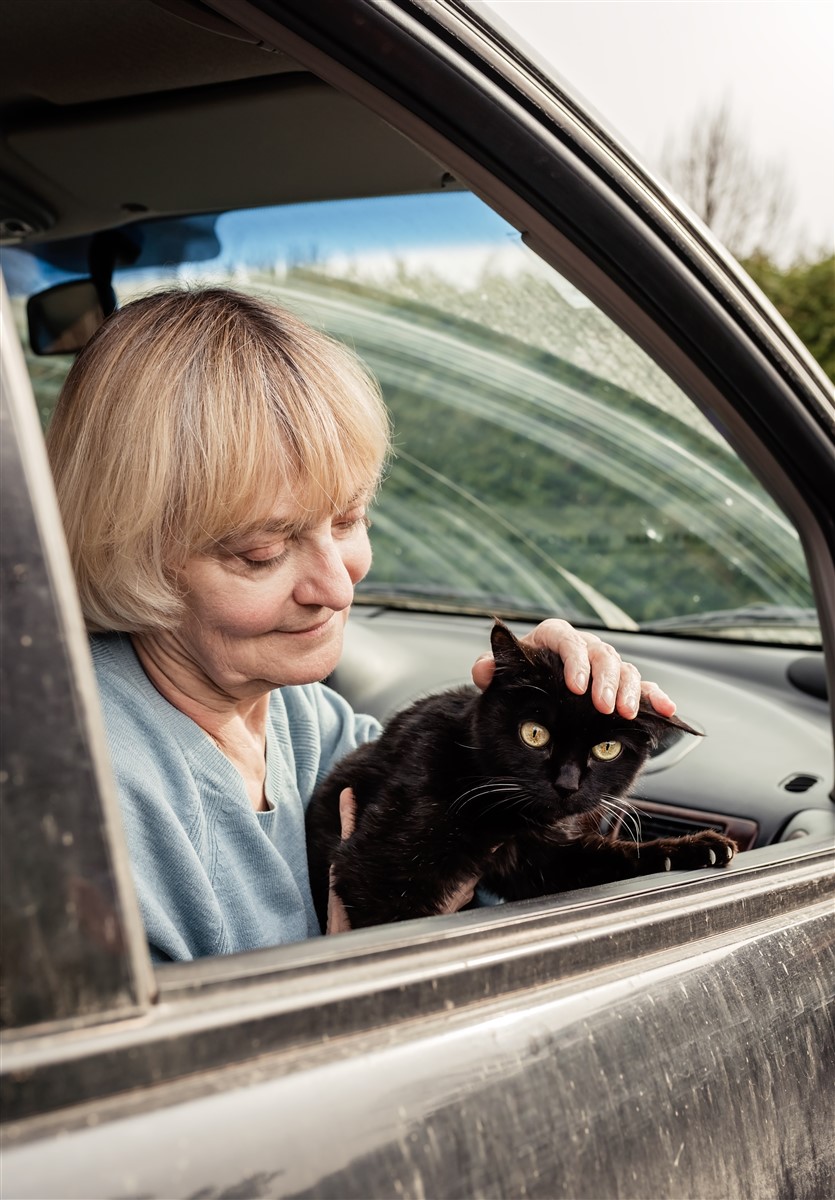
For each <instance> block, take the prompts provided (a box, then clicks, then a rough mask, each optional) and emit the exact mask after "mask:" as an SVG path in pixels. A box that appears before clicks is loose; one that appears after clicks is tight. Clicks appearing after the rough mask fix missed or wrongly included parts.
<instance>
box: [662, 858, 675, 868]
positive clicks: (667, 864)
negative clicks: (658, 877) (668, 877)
mask: <svg viewBox="0 0 835 1200" xmlns="http://www.w3.org/2000/svg"><path fill="white" fill-rule="evenodd" d="M672 869H673V863H672V859H669V858H665V859H664V870H665V871H672Z"/></svg>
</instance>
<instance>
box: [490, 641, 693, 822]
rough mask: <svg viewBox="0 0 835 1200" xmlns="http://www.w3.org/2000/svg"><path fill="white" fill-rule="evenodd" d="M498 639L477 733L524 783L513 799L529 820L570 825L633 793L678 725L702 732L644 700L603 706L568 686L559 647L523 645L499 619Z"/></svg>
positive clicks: (505, 770)
mask: <svg viewBox="0 0 835 1200" xmlns="http://www.w3.org/2000/svg"><path fill="white" fill-rule="evenodd" d="M491 642H492V648H493V657H494V659H495V662H496V669H495V673H494V675H493V679H492V681H491V683H490V686H489V687H488V688H487V690H486V691H485V692H484V694H483V696H482V698H481V701H480V705H479V710H478V716H477V721H478V727H479V728H478V737H479V742H480V745H481V746H482V747H483V749H484V756H485V757H486V759H487V760H488V762H487V763H486V764H485V765H486V766H488V769H489V770H490V772H491V774H494V775H495V776H497V777H498V776H502V777H513V778H514V779H516V780H518V781H519V782H520V783H521V784H522V786H523V787H524V792H525V797H524V800H521V799H520V800H519V801H518V802H516V803H514V806H513V807H514V808H516V809H517V811H518V813H519V815H520V816H522V817H523V818H524V821H525V823H531V824H533V825H548V826H549V827H551V826H553V825H554V824H555V823H557V824H559V823H560V822H561V821H562V820H563V819H565V824H566V829H570V827H571V825H572V824H573V823H574V822H573V819H576V817H577V816H578V815H580V814H583V813H586V812H590V811H592V810H595V809H600V808H605V807H606V803H605V802H606V800H607V798H609V799H610V801H611V800H618V799H620V798H621V797H623V796H625V795H627V793H628V791H629V788H630V787H631V785H632V783H633V782H634V780H635V778H636V776H637V775H638V772H639V771H640V770H641V768H642V767H643V765H644V763H645V762H646V761H647V759H648V758H649V756H650V754H651V752H652V750H653V749H654V748H655V747H656V746H657V745H658V744H659V742H660V741H661V740H662V739H666V738H667V737H669V736H670V735H671V734H672V733H673V730H674V729H675V730H679V731H681V732H684V733H697V732H698V731H697V730H695V729H692V728H691V727H690V726H689V725H686V724H685V723H684V722H683V721H681V720H679V718H678V717H664V716H662V715H661V714H660V713H657V712H656V711H655V710H654V709H653V708H652V707H651V706H650V705H649V704H647V703H646V701H643V700H642V701H641V705H640V709H639V712H638V714H637V716H635V717H634V718H632V719H631V720H629V719H627V718H625V717H621V716H619V715H618V714H617V713H611V714H606V713H601V712H598V711H597V709H596V708H595V707H594V704H593V702H592V699H591V695H590V692H588V691H587V692H586V693H585V694H584V695H582V696H577V695H575V694H574V693H573V692H570V691H569V690H568V688H567V686H566V684H565V680H564V676H563V667H562V663H561V661H560V659H559V657H558V655H556V654H553V653H551V652H550V651H548V650H538V649H533V648H531V647H529V646H523V645H522V644H521V643H520V642H519V641H518V640H517V639H516V638H515V637H514V635H513V634H512V633H511V631H510V630H509V629H508V628H507V626H505V625H503V624H502V623H501V622H500V621H497V622H496V624H495V626H494V628H493V631H492V635H491ZM510 796H511V797H512V796H513V793H510Z"/></svg>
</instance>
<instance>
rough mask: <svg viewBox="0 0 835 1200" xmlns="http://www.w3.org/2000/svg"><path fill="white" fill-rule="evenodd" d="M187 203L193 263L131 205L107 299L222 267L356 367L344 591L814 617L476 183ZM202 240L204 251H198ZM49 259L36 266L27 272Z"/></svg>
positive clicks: (799, 563) (801, 628)
mask: <svg viewBox="0 0 835 1200" xmlns="http://www.w3.org/2000/svg"><path fill="white" fill-rule="evenodd" d="M207 220H211V222H212V225H211V228H210V227H209V226H208V225H206V222H207ZM201 221H202V222H203V224H202V225H201V236H202V242H201V243H200V245H201V246H202V247H203V252H202V253H201V256H200V261H198V262H188V261H182V260H181V261H173V265H172V266H171V267H170V268H162V267H160V265H159V263H160V261H161V259H160V251H161V247H162V246H164V247H165V249H166V253H168V254H171V246H172V239H175V237H176V236H177V230H176V229H175V228H174V226H175V223H173V222H156V223H153V224H149V225H148V226H145V227H144V229H145V243H144V244H145V250H144V251H143V254H144V258H140V260H139V264H138V265H139V266H140V267H142V263H143V262H148V263H150V265H147V266H145V267H143V268H142V269H141V270H134V271H131V272H127V271H125V272H121V273H120V274H119V275H118V276H117V280H116V283H117V291H118V293H119V295H120V299H121V300H122V301H124V299H126V298H129V297H131V296H133V295H135V294H139V293H143V292H145V291H148V290H150V289H151V288H156V287H158V286H160V285H161V284H164V283H167V282H172V281H182V280H187V281H195V280H196V281H219V282H231V284H232V285H233V286H236V287H239V288H242V289H244V290H253V291H257V292H259V293H261V294H264V295H268V296H271V297H273V298H275V299H276V300H278V301H279V302H280V303H283V304H285V305H287V306H289V307H290V308H292V309H294V310H295V311H297V312H299V313H300V314H301V315H302V316H303V317H305V318H306V319H308V320H310V321H312V322H313V323H314V324H318V325H321V326H324V327H325V328H327V329H328V330H329V331H330V332H331V333H332V334H333V335H334V336H336V337H338V338H340V339H342V340H344V341H346V342H347V343H348V344H349V345H351V346H352V347H354V348H355V349H356V350H357V352H358V353H359V354H360V356H361V357H362V358H363V359H365V361H366V362H367V363H368V364H369V366H370V367H371V369H372V370H373V371H374V373H375V374H376V375H377V377H378V378H379V379H380V382H381V384H382V387H383V391H384V394H385V396H386V400H387V402H388V404H389V407H390V409H391V411H392V414H393V417H394V422H395V458H394V460H393V462H392V465H391V468H390V472H389V477H388V479H387V481H386V483H385V486H384V488H383V491H382V494H381V497H380V501H379V504H378V506H377V510H376V512H375V514H374V525H375V528H374V534H373V538H374V548H375V556H374V565H373V568H372V571H371V573H370V575H369V577H368V579H367V580H366V581H365V583H364V584H363V585H362V586H361V588H360V592H359V596H358V598H361V596H362V594H363V593H364V594H366V595H367V596H369V598H370V597H373V598H374V599H375V601H380V600H381V598H385V597H386V596H387V597H388V598H389V601H390V602H391V603H402V604H425V605H429V606H431V605H432V604H433V603H436V604H438V605H443V606H445V607H453V608H454V607H459V608H461V609H462V610H464V609H466V610H467V611H485V612H505V613H506V614H508V615H510V614H512V613H514V612H519V613H532V614H533V613H546V614H551V613H554V612H557V613H562V614H564V615H565V616H566V617H568V618H569V619H571V620H573V621H577V622H586V623H587V624H590V625H603V626H608V627H611V628H620V629H635V628H638V627H640V628H647V627H651V628H655V629H658V630H661V629H666V630H673V629H698V630H699V631H700V632H702V633H713V632H715V633H718V634H719V635H720V636H726V635H727V630H728V628H730V627H731V625H732V624H733V622H732V621H731V620H730V619H729V618H728V619H725V618H723V617H716V614H727V613H729V612H730V613H736V614H744V613H759V614H760V616H761V617H762V616H763V614H764V613H768V614H771V616H770V618H769V619H768V620H766V619H762V620H760V619H757V618H756V617H752V618H750V619H748V620H747V623H746V624H745V625H744V626H743V625H742V624H740V623H737V624H736V625H735V626H734V628H735V629H736V630H737V631H738V630H739V629H741V628H743V627H744V629H745V631H746V633H745V636H751V637H754V638H758V637H759V638H763V637H766V636H768V637H773V636H775V635H774V630H775V629H776V630H777V631H778V632H777V635H776V636H777V637H778V638H779V639H780V640H785V641H791V640H792V638H793V630H794V631H795V632H796V637H797V640H798V641H803V642H806V643H808V642H809V641H810V638H811V639H815V638H816V637H817V636H818V635H817V632H816V629H815V626H814V623H813V621H812V622H810V612H811V613H812V617H813V615H814V614H813V610H812V595H811V589H810V585H809V580H808V574H807V571H806V566H805V562H804V558H803V554H802V551H801V548H800V544H799V540H798V538H797V535H796V533H795V531H794V529H793V528H792V526H791V525H790V524H789V523H788V521H787V520H786V519H785V517H784V516H783V515H782V513H781V512H780V511H779V510H778V509H776V508H775V506H774V504H773V503H772V502H771V500H770V499H769V497H768V496H767V495H766V494H765V493H764V492H763V490H762V489H761V488H760V486H759V485H758V484H757V482H756V481H755V480H754V479H753V478H752V476H751V475H750V473H749V472H748V471H747V469H746V468H745V467H744V466H743V465H742V463H741V462H740V461H739V460H738V459H737V457H736V456H735V455H734V454H733V453H732V452H731V451H730V450H729V448H728V447H727V445H726V444H725V442H724V441H723V439H722V438H721V437H720V436H719V434H718V433H717V431H716V430H715V429H714V428H713V427H712V426H711V425H710V423H709V422H708V421H707V420H706V419H705V418H704V417H703V416H702V414H701V413H700V412H699V411H698V410H697V409H696V408H695V406H694V405H693V404H692V403H691V402H690V400H689V399H688V398H687V397H686V396H684V395H683V393H681V391H680V390H679V389H678V388H677V387H676V386H675V385H674V384H673V383H672V382H671V381H670V380H669V379H668V378H667V376H666V375H664V373H663V372H662V371H660V370H659V368H658V367H657V366H656V365H655V364H654V363H653V362H652V361H651V360H650V359H649V358H648V357H647V356H646V355H645V354H644V353H643V352H642V351H641V350H640V349H639V348H638V347H637V346H636V345H635V344H634V343H633V342H632V341H631V340H630V339H629V338H628V337H627V336H626V335H625V334H624V333H622V332H621V331H620V330H619V329H618V328H617V327H616V326H615V325H613V324H612V322H611V321H609V319H608V318H606V317H605V316H604V315H603V314H602V313H601V312H599V311H598V310H597V309H596V308H595V307H594V306H593V305H592V304H591V303H590V302H589V301H588V300H587V299H586V298H585V297H584V296H583V295H582V294H581V293H579V292H578V291H577V290H576V288H574V287H572V286H571V285H570V284H569V283H568V282H567V281H565V280H563V279H561V278H560V277H559V276H558V275H557V274H556V273H555V272H554V271H553V270H552V269H551V268H550V267H547V266H546V265H544V264H543V263H542V262H541V261H540V260H539V259H537V258H536V256H535V255H533V254H532V253H531V252H530V251H528V250H527V249H526V247H525V246H524V245H523V244H522V242H521V239H520V237H519V234H518V233H517V232H516V231H515V230H514V229H512V228H511V227H510V226H509V225H507V224H506V223H505V222H504V221H502V220H501V219H500V218H499V217H497V216H496V215H495V214H494V213H493V212H492V211H491V210H489V209H488V208H487V207H486V206H485V205H483V204H482V203H481V202H480V201H478V200H477V199H475V198H474V197H472V196H470V195H468V194H466V193H455V192H452V193H443V194H440V195H434V196H413V197H389V198H382V199H376V200H368V201H340V202H332V203H323V204H318V205H295V206H288V207H286V208H281V209H264V210H254V211H250V212H241V213H229V214H224V215H221V216H220V217H218V218H216V219H214V218H212V219H207V218H201ZM187 229H188V222H182V221H181V222H180V230H181V233H180V236H181V238H186V234H185V232H182V231H184V230H187ZM209 235H211V236H210V237H209ZM212 239H214V240H215V241H216V244H217V245H218V246H219V247H220V252H219V254H217V255H216V256H215V257H214V258H212V259H207V258H206V257H205V255H206V254H207V253H208V251H207V250H206V247H208V246H209V245H210V244H211V240H212ZM182 244H183V246H184V247H185V248H187V245H188V243H187V239H186V240H185V241H183V243H182ZM193 244H195V245H196V244H197V243H196V242H193ZM17 253H22V252H17ZM30 257H31V256H30ZM174 257H175V256H173V255H172V259H173V258H174ZM59 261H61V259H60V255H56V254H53V255H52V264H51V265H50V266H49V267H48V268H46V267H44V268H43V270H44V272H45V273H46V274H48V275H49V282H52V281H53V280H54V278H55V273H56V267H55V263H56V262H59ZM65 261H68V259H66V256H65ZM169 261H172V260H171V259H169ZM27 271H28V272H29V277H30V282H29V284H28V286H29V287H30V288H31V274H32V268H31V264H30V265H29V267H27ZM18 274H19V275H22V274H25V272H21V271H18ZM55 361H56V360H38V368H39V369H40V370H41V371H42V372H44V374H45V375H47V374H48V372H49V368H47V367H44V365H43V364H44V363H47V364H48V363H54V362H55ZM58 361H60V360H58ZM52 369H53V372H54V367H53V368H52ZM47 382H48V386H49V387H56V386H57V383H56V380H55V378H54V377H51V378H50V379H49V380H48V381H47ZM45 386H46V385H45ZM706 614H711V617H710V619H708V618H707V616H706ZM777 614H779V619H778V617H777ZM700 615H705V616H704V619H702V620H700ZM810 630H811V633H810ZM766 631H768V632H766Z"/></svg>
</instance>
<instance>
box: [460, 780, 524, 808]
mask: <svg viewBox="0 0 835 1200" xmlns="http://www.w3.org/2000/svg"><path fill="white" fill-rule="evenodd" d="M519 787H520V785H519V784H518V783H516V782H515V781H513V780H510V781H506V782H505V781H503V780H502V779H501V778H499V779H492V778H488V779H485V780H484V781H483V782H482V783H480V784H477V785H476V786H475V787H472V788H469V789H468V790H467V791H466V792H462V793H461V795H460V796H456V798H455V800H453V802H452V804H451V805H450V806H449V809H448V812H449V814H450V815H451V816H457V815H459V814H460V813H461V812H462V810H463V809H464V808H465V807H466V806H467V805H468V804H470V803H472V801H473V800H475V799H478V798H480V797H482V796H489V795H491V794H492V793H497V794H498V793H503V792H510V791H514V790H519Z"/></svg>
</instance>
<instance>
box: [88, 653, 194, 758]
mask: <svg viewBox="0 0 835 1200" xmlns="http://www.w3.org/2000/svg"><path fill="white" fill-rule="evenodd" d="M90 652H91V655H92V658H93V668H94V670H95V674H96V683H97V685H98V692H99V700H100V703H101V711H102V717H103V718H104V726H105V731H106V733H107V740H108V743H109V746H110V752H111V760H112V762H113V766H114V768H115V770H116V772H117V775H119V774H120V772H121V771H122V770H126V769H130V771H131V772H133V773H135V772H139V773H141V772H143V771H144V770H146V769H148V766H149V764H151V763H153V766H154V773H156V771H158V770H159V768H160V766H161V764H163V763H164V762H166V761H168V760H173V761H175V762H177V763H178V764H179V763H181V762H182V759H183V756H184V754H188V753H189V752H190V750H191V749H193V748H195V747H197V748H199V746H200V734H199V731H198V729H197V726H196V725H195V724H194V722H193V721H191V720H190V719H189V718H188V717H186V716H185V715H184V714H183V713H181V712H180V711H179V710H178V709H176V708H174V707H173V705H171V704H169V703H168V701H167V700H166V699H165V698H164V697H163V696H161V695H160V693H159V692H158V691H157V689H156V688H155V687H154V685H153V684H152V683H151V681H150V679H149V678H148V676H147V675H146V674H145V672H144V671H143V669H142V666H141V665H140V662H139V659H138V658H137V657H136V653H135V651H134V649H133V645H132V643H131V640H130V638H129V637H128V635H127V634H121V633H108V634H94V635H93V636H92V637H91V638H90Z"/></svg>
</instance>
